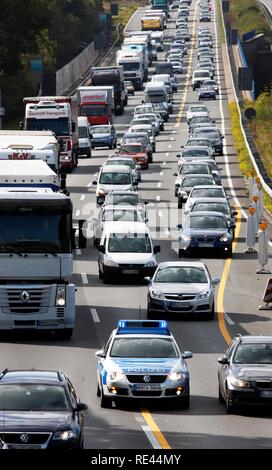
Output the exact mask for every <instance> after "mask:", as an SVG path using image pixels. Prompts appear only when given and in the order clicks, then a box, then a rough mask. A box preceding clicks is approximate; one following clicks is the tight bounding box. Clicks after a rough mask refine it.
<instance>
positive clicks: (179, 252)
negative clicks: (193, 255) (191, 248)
mask: <svg viewBox="0 0 272 470" xmlns="http://www.w3.org/2000/svg"><path fill="white" fill-rule="evenodd" d="M185 253H186V250H182V249H181V248H179V251H178V256H179V258H183V257H184V256H185Z"/></svg>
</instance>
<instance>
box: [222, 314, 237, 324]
mask: <svg viewBox="0 0 272 470" xmlns="http://www.w3.org/2000/svg"><path fill="white" fill-rule="evenodd" d="M224 317H225V320H226V321H227V322H228V324H229V325H235V323H234V321H232V319H231V318H230V317H229V316H228V314H227V313H224Z"/></svg>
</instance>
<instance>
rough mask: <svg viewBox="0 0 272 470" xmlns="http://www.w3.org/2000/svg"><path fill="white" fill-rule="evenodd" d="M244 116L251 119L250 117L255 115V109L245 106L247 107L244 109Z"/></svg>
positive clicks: (252, 117)
mask: <svg viewBox="0 0 272 470" xmlns="http://www.w3.org/2000/svg"><path fill="white" fill-rule="evenodd" d="M245 117H246V118H247V119H250V120H251V119H254V118H255V117H256V111H255V109H254V108H247V109H246V110H245Z"/></svg>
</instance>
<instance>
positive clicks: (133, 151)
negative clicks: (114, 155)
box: [118, 143, 148, 168]
mask: <svg viewBox="0 0 272 470" xmlns="http://www.w3.org/2000/svg"><path fill="white" fill-rule="evenodd" d="M118 154H119V155H120V156H122V155H123V156H127V157H133V158H134V160H135V162H136V163H138V164H139V165H141V168H148V154H147V151H146V149H144V147H143V146H142V145H141V144H139V143H135V144H133V143H132V144H124V145H121V147H120V149H119V152H118Z"/></svg>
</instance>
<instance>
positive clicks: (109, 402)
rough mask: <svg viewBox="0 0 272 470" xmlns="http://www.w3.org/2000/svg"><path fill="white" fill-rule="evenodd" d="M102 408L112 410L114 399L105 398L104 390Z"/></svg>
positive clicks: (101, 400)
mask: <svg viewBox="0 0 272 470" xmlns="http://www.w3.org/2000/svg"><path fill="white" fill-rule="evenodd" d="M100 406H101V408H112V399H111V398H107V397H105V396H104V393H103V390H101V397H100Z"/></svg>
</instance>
